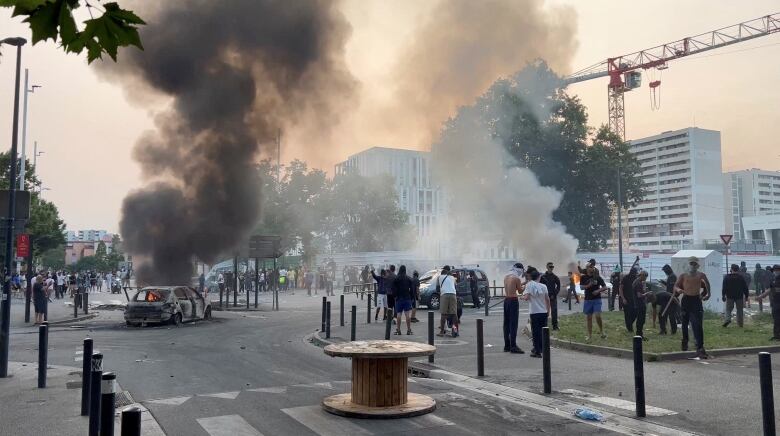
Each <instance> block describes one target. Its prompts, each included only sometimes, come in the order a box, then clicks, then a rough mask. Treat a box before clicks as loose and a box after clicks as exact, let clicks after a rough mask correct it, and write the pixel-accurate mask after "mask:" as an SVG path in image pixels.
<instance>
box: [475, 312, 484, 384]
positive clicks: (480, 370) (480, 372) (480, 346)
mask: <svg viewBox="0 0 780 436" xmlns="http://www.w3.org/2000/svg"><path fill="white" fill-rule="evenodd" d="M484 322H485V320H483V319H477V377H484V376H485V341H484V339H483V336H482V332H483V324H484Z"/></svg>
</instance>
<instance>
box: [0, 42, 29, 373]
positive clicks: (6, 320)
mask: <svg viewBox="0 0 780 436" xmlns="http://www.w3.org/2000/svg"><path fill="white" fill-rule="evenodd" d="M3 43H6V44H10V45H14V46H16V79H15V82H14V112H13V114H14V115H13V128H12V129H11V153H10V155H9V157H10V159H9V161H10V165H11V168H10V171H9V177H8V185H9V186H8V188H9V191H10V192H9V195H8V217H7V219H8V228H7V229H6V233H5V273H4V277H3V278H4V280H5V281H4V283H3V300H2V323H0V377H3V378H4V377H8V348H9V343H8V342H9V339H10V336H9V332H10V330H11V265H12V263H11V262H12V261H13V251H14V250H13V248H14V246H13V244H14V241H13V239H14V217H15V216H16V190H15V189H14V183H15V182H16V153H17V151H16V150H17V142H18V141H19V75H20V73H21V68H22V46H23V45H24V44H26V43H27V40H26V39H24V38H7V39H4V40H2V41H0V44H3Z"/></svg>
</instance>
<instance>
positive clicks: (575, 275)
mask: <svg viewBox="0 0 780 436" xmlns="http://www.w3.org/2000/svg"><path fill="white" fill-rule="evenodd" d="M572 277H573V279H574V284H575V285H579V284H580V273H578V272H575V273H573V274H572Z"/></svg>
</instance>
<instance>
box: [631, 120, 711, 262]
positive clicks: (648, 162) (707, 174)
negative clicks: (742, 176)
mask: <svg viewBox="0 0 780 436" xmlns="http://www.w3.org/2000/svg"><path fill="white" fill-rule="evenodd" d="M630 144H631V152H632V153H633V154H634V155H635V156H636V157H637V159H638V160H639V163H640V164H641V167H642V180H643V182H644V187H645V191H646V195H645V198H644V199H643V200H642V201H641V202H640V203H639V204H638V205H636V206H635V207H632V208H629V210H628V216H627V218H628V229H627V230H628V231H627V236H628V238H629V248H630V249H631V250H633V251H677V250H680V249H683V248H693V247H696V246H701V245H703V244H704V242H705V241H707V240H717V239H718V238H719V235H720V234H722V233H723V230H724V228H725V222H724V217H723V181H722V180H723V179H722V177H723V176H722V172H721V154H720V132H718V131H715V130H706V129H699V128H696V127H690V128H686V129H681V130H675V131H669V132H664V133H661V134H659V135H654V136H650V137H647V138H641V139H636V140H632V141H630Z"/></svg>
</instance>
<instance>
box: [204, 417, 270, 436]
mask: <svg viewBox="0 0 780 436" xmlns="http://www.w3.org/2000/svg"><path fill="white" fill-rule="evenodd" d="M197 421H198V424H200V426H201V427H203V430H206V433H208V434H209V435H210V436H263V434H262V433H260V432H259V431H257V429H255V428H254V427H252V426H251V425H249V423H248V422H246V420H244V418H242V417H241V415H224V416H212V417H211V418H198V419H197Z"/></svg>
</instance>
